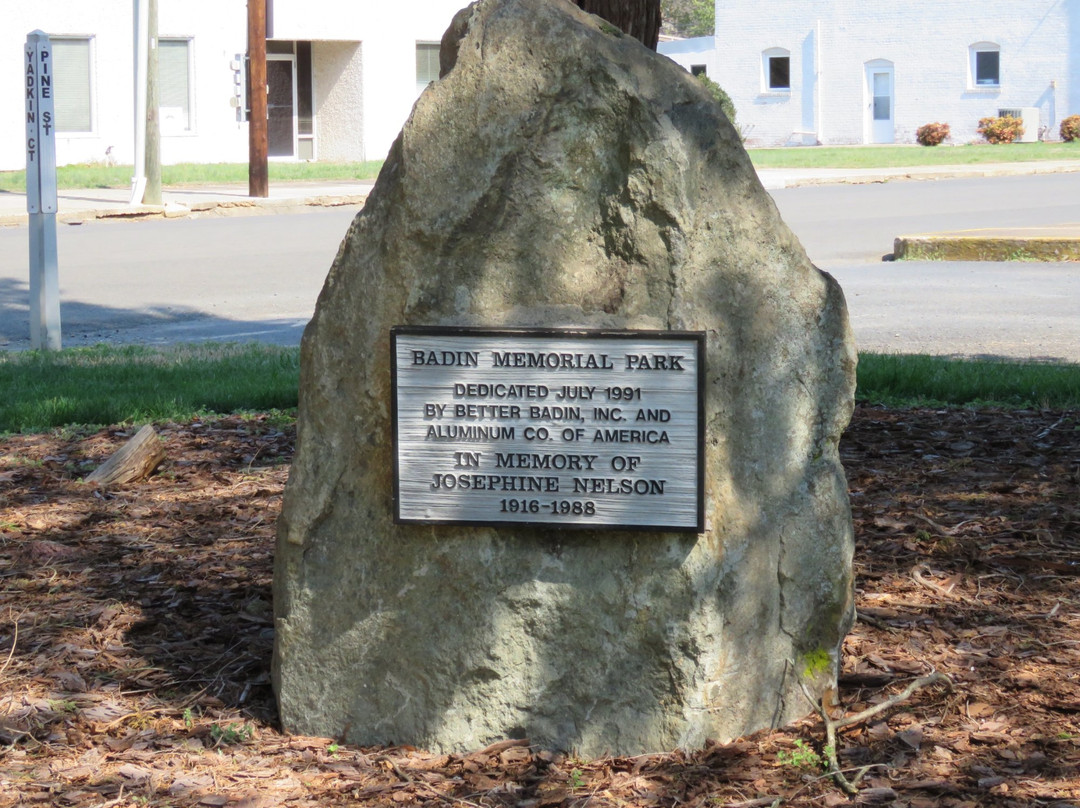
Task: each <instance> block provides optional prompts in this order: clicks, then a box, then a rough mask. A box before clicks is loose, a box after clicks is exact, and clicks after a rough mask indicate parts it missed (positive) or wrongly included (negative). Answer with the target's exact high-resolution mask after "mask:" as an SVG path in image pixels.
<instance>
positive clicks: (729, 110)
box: [697, 73, 739, 132]
mask: <svg viewBox="0 0 1080 808" xmlns="http://www.w3.org/2000/svg"><path fill="white" fill-rule="evenodd" d="M697 78H698V81H700V82H701V83H702V84H703V85H704V86H705V89H706V90H708V92H709V95H711V96H712V97H713V99H714V100H715V101H716V103H717V104H719V105H720V109H722V110H724V114H725V115H727V119H728V120H729V121H731V125H732V126H734V127H735V131H736V132H737V131H739V125H738V124H737V123H735V102H734V101H732V100H731V96H730V95H728V94H727V92H726V91H725V90H724V88H723V87H721V86H720V85H719V84H717V83H716V82H715V81H713V80H712V79H710V78H709V77H708V76H706V75H705V74H704V73H700V74H699V75H698V77H697Z"/></svg>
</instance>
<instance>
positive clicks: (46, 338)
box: [24, 31, 60, 350]
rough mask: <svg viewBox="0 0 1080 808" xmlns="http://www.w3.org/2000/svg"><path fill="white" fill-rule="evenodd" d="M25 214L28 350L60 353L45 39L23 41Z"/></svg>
mask: <svg viewBox="0 0 1080 808" xmlns="http://www.w3.org/2000/svg"><path fill="white" fill-rule="evenodd" d="M25 53H26V69H25V71H24V75H25V86H26V212H27V213H28V214H30V216H29V218H30V346H31V347H32V348H37V349H44V350H60V273H59V268H58V266H57V260H56V124H55V118H54V115H53V59H52V46H51V45H50V44H49V35H48V34H46V33H45V32H44V31H34V32H33V33H30V34H28V35H27V37H26V51H25Z"/></svg>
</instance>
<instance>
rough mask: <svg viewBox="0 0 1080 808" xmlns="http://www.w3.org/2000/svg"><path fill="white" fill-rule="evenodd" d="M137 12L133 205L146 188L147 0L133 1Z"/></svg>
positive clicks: (132, 179)
mask: <svg viewBox="0 0 1080 808" xmlns="http://www.w3.org/2000/svg"><path fill="white" fill-rule="evenodd" d="M132 2H133V5H132V10H133V14H134V17H135V19H134V22H135V31H134V38H135V41H134V57H135V64H134V65H133V68H134V73H135V173H134V175H133V176H132V178H131V204H132V205H141V204H142V200H143V192H144V191H145V189H146V70H147V59H148V58H149V53H148V50H147V47H146V44H147V40H148V39H149V31H150V12H149V9H148V8H147V2H148V0H132Z"/></svg>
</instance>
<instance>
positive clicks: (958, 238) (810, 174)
mask: <svg viewBox="0 0 1080 808" xmlns="http://www.w3.org/2000/svg"><path fill="white" fill-rule="evenodd" d="M1067 172H1078V173H1080V160H1058V161H1053V160H1048V161H1041V162H1030V163H987V164H982V165H955V166H914V167H907V168H863V169H845V168H821V169H812V168H791V169H760V170H759V171H758V177H759V178H760V179H761V182H762V185H764V186H765V188H766V189H768V190H775V189H780V188H793V187H798V186H804V185H825V184H837V183H847V184H865V183H879V182H895V181H911V180H940V179H955V178H964V177H1002V176H1020V175H1030V174H1055V173H1067ZM1078 183H1080V178H1078ZM374 184H375V183H374V181H373V180H356V181H327V182H278V183H273V182H272V183H271V184H270V189H269V190H270V195H269V197H268V198H266V199H258V198H252V197H249V196H248V189H247V186H246V185H239V184H236V185H192V186H174V187H168V188H165V189H164V190H163V192H162V197H163V201H164V205H160V206H151V205H131V204H129V198H130V192H129V190H128V189H126V188H84V189H76V190H65V191H61V192H60V193H59V195H58V197H59V199H58V201H59V212H58V214H57V221H59V222H63V223H78V222H84V221H90V220H94V219H110V220H122V219H146V218H179V217H188V216H233V215H259V214H270V213H282V212H286V211H294V210H299V209H302V208H309V207H337V206H347V205H355V206H360V205H362V204H363V202H364V200H365V199H366V197H367V195H368V193H369V192H370V191H371V189H372V187H373V186H374ZM26 222H27V214H26V196H25V194H21V193H4V192H0V227H5V226H6V227H12V226H15V227H17V226H20V225H25V224H26ZM894 254H895V256H896V258H898V259H900V258H911V259H915V260H923V261H926V260H946V261H948V260H952V261H1006V260H1017V259H1022V260H1041V261H1080V222H1077V223H1074V224H1069V225H1058V226H1056V227H1053V228H1027V229H1024V230H1009V231H1004V230H995V231H982V230H976V231H963V232H958V233H923V234H912V235H901V236H899V237H898V238H897V239H896V242H895V249H894Z"/></svg>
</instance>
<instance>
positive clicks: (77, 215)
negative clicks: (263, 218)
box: [0, 180, 375, 227]
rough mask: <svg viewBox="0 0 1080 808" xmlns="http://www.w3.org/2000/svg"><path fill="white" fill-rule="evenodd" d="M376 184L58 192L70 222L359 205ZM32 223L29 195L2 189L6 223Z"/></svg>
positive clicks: (63, 216) (1, 216)
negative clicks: (149, 198)
mask: <svg viewBox="0 0 1080 808" xmlns="http://www.w3.org/2000/svg"><path fill="white" fill-rule="evenodd" d="M374 185H375V181H374V180H355V181H327V182H279V183H271V184H270V196H269V197H267V198H266V199H258V198H253V197H249V196H248V187H247V185H246V184H244V185H240V184H236V185H182V186H171V187H167V188H164V189H162V194H161V196H162V201H163V202H164V204H163V205H132V204H130V202H129V200H130V197H131V191H130V190H129V189H127V188H75V189H70V190H61V191H59V192H58V193H57V207H58V208H59V210H58V212H57V214H56V219H57V221H58V222H63V223H69V224H70V223H74V222H84V221H89V220H93V219H151V218H179V217H184V216H229V215H252V214H260V213H282V212H285V211H287V210H289V209H293V208H303V207H311V206H316V207H338V206H342V205H357V206H359V205H362V204H363V203H364V200H365V199H366V198H367V195H368V193H369V192H370V191H371V189H372V187H374ZM26 222H27V214H26V194H25V193H4V192H0V227H5V226H6V227H12V226H19V225H25V224H26Z"/></svg>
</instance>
